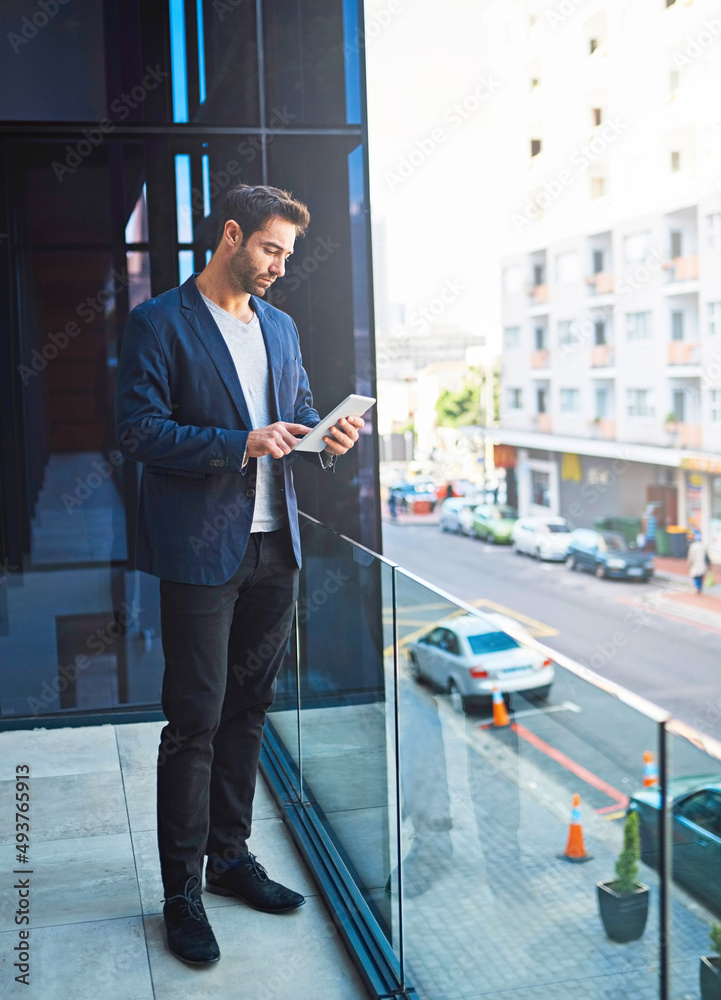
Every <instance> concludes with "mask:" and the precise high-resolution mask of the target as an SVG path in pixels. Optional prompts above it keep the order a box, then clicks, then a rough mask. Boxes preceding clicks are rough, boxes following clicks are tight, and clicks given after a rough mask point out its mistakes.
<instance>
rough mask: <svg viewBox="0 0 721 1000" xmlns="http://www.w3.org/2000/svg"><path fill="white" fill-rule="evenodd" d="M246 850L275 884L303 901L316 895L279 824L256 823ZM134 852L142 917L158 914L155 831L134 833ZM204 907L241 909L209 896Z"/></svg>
mask: <svg viewBox="0 0 721 1000" xmlns="http://www.w3.org/2000/svg"><path fill="white" fill-rule="evenodd" d="M248 846H249V848H250V850H251V851H252V852H253V854H255V855H256V856H257V858H258V861H259V862H260V864H262V865H263V867H264V868H266V869H267V871H268V874H269V876H270V877H271V878H272V879H273V880H274V881H276V882H282V883H283V885H287V886H289V887H290V888H291V889H295V890H296V892H302V893H303V895H304V896H306V897H307V896H312V895H316V894H317V892H318V890H317V888H316V886H315V883H314V882H313V880H312V878H311V877H310V875H309V873H308V871H307V870H306V868H305V865H303V864H302V862H301V861H300V858H299V856H298V854H297V852H296V850H295V847H294V846H293V844H292V842H291V840H290V837H289V835H288V833H287V831H286V829H285V826H284V824H283V822H282V820H279V819H263V820H257V821H256V822H255V823H254V824H253V834H252V836H251V839H250V841H249V842H248ZM133 848H134V851H135V863H136V867H137V872H138V880H139V883H140V895H141V899H142V905H143V913H145V914H148V913H160V912H161V911H162V909H163V904H162V899H163V883H162V881H161V878H160V863H159V861H158V844H157V838H156V835H155V830H141V831H137V832H134V833H133ZM203 903H204V905H205V908H206V909H207V910H210V909H214V908H216V907H218V906H243V905H244V904H242V903H240V902H239V901H238V900H235V899H229V898H227V897H224V896H215V895H213V894H212V893H208V892H206V893H204V895H203Z"/></svg>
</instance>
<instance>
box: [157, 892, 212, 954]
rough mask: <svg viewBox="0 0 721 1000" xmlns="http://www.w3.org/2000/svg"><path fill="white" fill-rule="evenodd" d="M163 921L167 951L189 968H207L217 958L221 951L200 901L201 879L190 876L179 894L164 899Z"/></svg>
mask: <svg viewBox="0 0 721 1000" xmlns="http://www.w3.org/2000/svg"><path fill="white" fill-rule="evenodd" d="M163 920H164V921H165V934H166V937H167V939H168V948H170V950H171V951H172V953H173V954H174V955H175V956H176V957H177V958H181V959H182V960H183V961H184V962H190V964H191V965H208V964H209V963H211V962H217V961H218V959H219V958H220V948H219V947H218V942H217V941H216V940H215V934H213V929H212V927H211V926H210V924H209V923H208V918H207V917H206V915H205V909H204V908H203V903H202V900H201V898H200V878H199V876H198V875H191V876H190V878H189V879H188V881H187V882H186V883H185V888H184V889H183V892H182V893H179V894H177V895H175V896H166V898H165V900H164V906H163Z"/></svg>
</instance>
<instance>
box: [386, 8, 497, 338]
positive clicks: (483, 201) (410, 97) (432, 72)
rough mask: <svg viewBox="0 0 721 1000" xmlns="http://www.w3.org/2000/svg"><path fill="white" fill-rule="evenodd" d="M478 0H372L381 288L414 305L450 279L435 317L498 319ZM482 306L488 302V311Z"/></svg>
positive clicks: (466, 321)
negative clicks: (382, 235)
mask: <svg viewBox="0 0 721 1000" xmlns="http://www.w3.org/2000/svg"><path fill="white" fill-rule="evenodd" d="M486 7H487V4H485V3H483V2H479V0H475V2H474V0H450V2H449V3H440V4H439V3H438V2H437V0H367V2H366V65H367V78H368V79H367V85H368V125H369V152H370V163H371V171H370V192H371V212H372V217H373V220H374V222H376V221H378V220H384V222H385V229H386V260H387V281H388V293H389V298H390V300H391V302H399V303H402V304H404V305H405V306H406V307H407V309H408V310H409V311H410V312H413V311H414V310H416V309H418V308H422V307H423V305H424V304H425V303H427V302H428V301H429V300H432V299H433V298H435V297H436V296H437V295H438V294H439V292H440V290H442V289H443V288H444V287H449V286H448V282H449V281H450V282H451V283H452V287H453V288H454V289H456V294H455V295H454V296H451V295H447V296H446V298H452V301H450V302H449V303H448V304H447V308H446V311H445V312H444V313H443V315H442V317H441V320H442V321H443V322H455V323H459V324H461V325H462V326H463V327H465V328H466V329H469V330H475V329H478V330H479V332H480V329H481V326H487V325H488V323H489V322H494V323H497V321H498V318H497V316H495V315H494V316H490V315H489V312H488V310H487V309H485V305H484V303H489V302H490V301H491V300H492V298H493V296H492V295H491V283H497V281H498V277H497V270H496V269H495V266H494V265H495V256H494V252H493V226H492V219H491V208H490V206H491V204H492V197H491V194H492V192H491V191H490V189H489V177H490V167H491V157H492V150H491V149H490V147H489V143H488V139H487V137H486V135H487V133H485V129H486V127H487V122H488V106H489V102H490V101H491V100H492V99H493V95H492V93H491V91H492V89H493V81H492V80H491V79H490V78H489V76H488V71H487V65H488V57H487V42H486V34H487V32H486V27H485V25H484V24H483V11H484V10H485V9H486ZM484 309H485V312H484Z"/></svg>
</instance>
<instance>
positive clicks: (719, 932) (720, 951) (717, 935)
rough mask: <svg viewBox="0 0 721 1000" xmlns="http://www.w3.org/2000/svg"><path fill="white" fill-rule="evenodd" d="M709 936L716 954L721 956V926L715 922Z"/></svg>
mask: <svg viewBox="0 0 721 1000" xmlns="http://www.w3.org/2000/svg"><path fill="white" fill-rule="evenodd" d="M708 936H709V938H710V940H711V947H712V948H713V950H714V954H716V955H721V924H717V923H716V921H715V920H714V921H713V923H712V924H711V930H710V931H709V932H708Z"/></svg>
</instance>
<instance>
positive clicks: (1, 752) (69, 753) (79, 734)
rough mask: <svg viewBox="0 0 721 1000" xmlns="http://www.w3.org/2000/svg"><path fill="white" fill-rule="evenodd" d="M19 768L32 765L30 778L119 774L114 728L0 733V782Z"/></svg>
mask: <svg viewBox="0 0 721 1000" xmlns="http://www.w3.org/2000/svg"><path fill="white" fill-rule="evenodd" d="M16 764H29V765H30V774H31V778H45V777H51V776H53V775H58V774H84V773H87V772H89V771H117V769H118V748H117V744H116V742H115V728H114V727H113V726H74V727H67V728H64V729H23V730H18V731H13V732H6V733H0V781H6V780H9V779H12V778H14V777H15V765H16Z"/></svg>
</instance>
